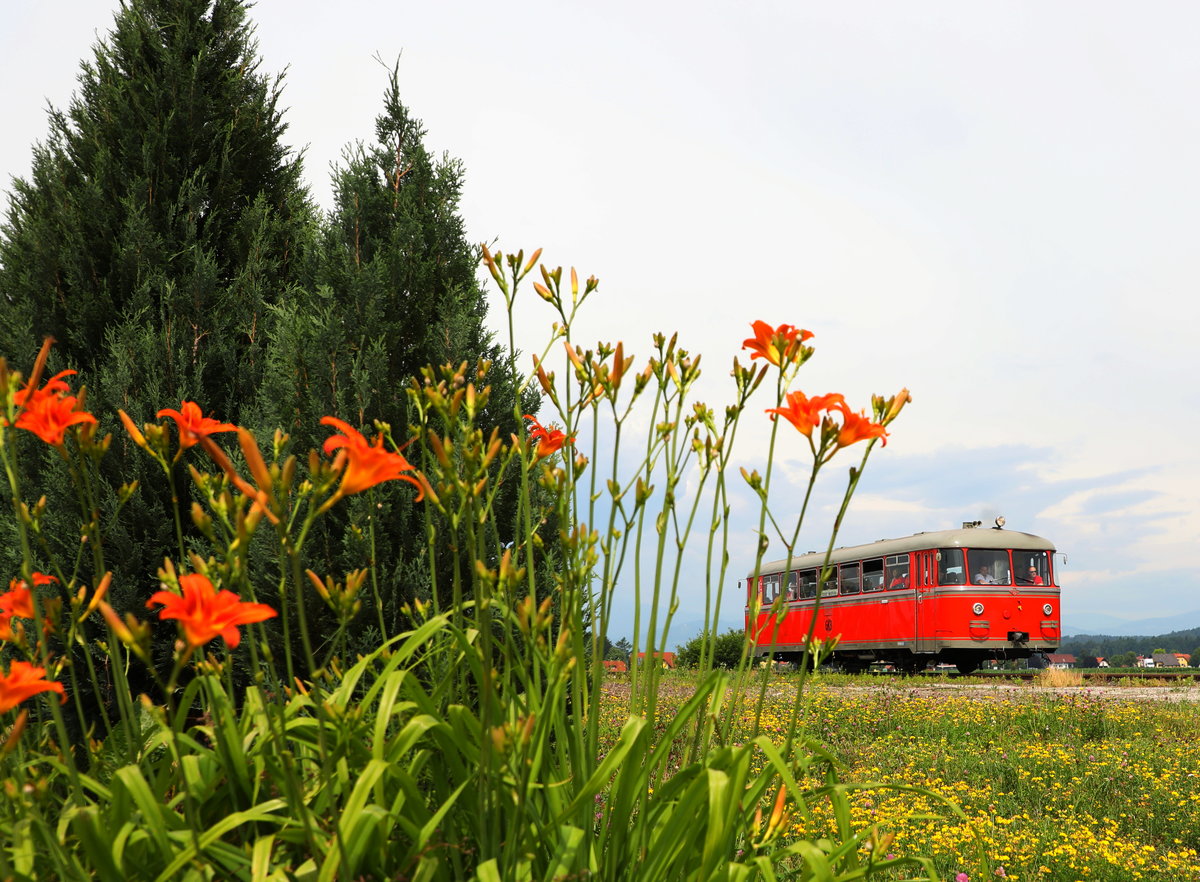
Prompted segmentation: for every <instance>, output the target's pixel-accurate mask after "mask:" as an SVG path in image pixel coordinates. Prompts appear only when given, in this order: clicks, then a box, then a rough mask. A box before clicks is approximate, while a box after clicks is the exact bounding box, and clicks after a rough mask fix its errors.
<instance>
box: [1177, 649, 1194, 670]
mask: <svg viewBox="0 0 1200 882" xmlns="http://www.w3.org/2000/svg"><path fill="white" fill-rule="evenodd" d="M1175 657H1176V658H1177V659H1179V667H1181V668H1190V667H1191V666H1192V655H1191V653H1189V652H1177V653H1175Z"/></svg>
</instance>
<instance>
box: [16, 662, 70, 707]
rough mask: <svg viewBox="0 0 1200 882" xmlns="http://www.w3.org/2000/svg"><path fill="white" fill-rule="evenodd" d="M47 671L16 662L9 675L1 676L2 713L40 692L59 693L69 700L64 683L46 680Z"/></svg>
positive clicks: (26, 663) (64, 699) (63, 698)
mask: <svg viewBox="0 0 1200 882" xmlns="http://www.w3.org/2000/svg"><path fill="white" fill-rule="evenodd" d="M45 676H46V669H45V668H38V667H35V666H33V665H31V664H30V663H29V662H26V661H14V662H13V663H12V664H11V665H9V668H8V673H7V674H0V713H7V712H8V711H10V710H12V709H13V708H14V707H16V706H17V705H18V704H20V703H21V702H22V701H24V700H25V699H27V698H31V697H32V696H34V695H37V694H38V693H39V692H57V693H58V694H59V695H61V696H62V700H63V701H66V700H67V695H66V691H65V690H64V689H63V685H62V683H56V682H54V681H53V680H46V679H45Z"/></svg>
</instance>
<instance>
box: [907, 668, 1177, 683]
mask: <svg viewBox="0 0 1200 882" xmlns="http://www.w3.org/2000/svg"><path fill="white" fill-rule="evenodd" d="M1041 673H1043V671H1036V670H1028V671H975V672H974V673H973V674H959V673H958V672H957V671H955V672H951V673H949V675H948V676H949V677H950V678H951V679H952V680H953V679H962V678H964V677H979V678H983V679H985V680H1033V679H1035V678H1036V677H1037V676H1038V675H1039V674H1041ZM1072 673H1078V674H1080V675H1081V676H1082V677H1083V680H1084V682H1086V683H1097V684H1101V685H1103V684H1115V683H1119V682H1123V681H1132V682H1137V683H1143V684H1150V683H1155V682H1162V683H1178V682H1186V681H1189V680H1190V681H1193V682H1200V670H1197V669H1194V668H1181V669H1180V670H1177V671H1169V670H1153V671H1112V672H1109V671H1106V670H1104V669H1102V668H1101V669H1097V668H1082V669H1081V668H1073V669H1072ZM920 676H923V677H941V676H947V675H946V674H944V673H942V672H940V671H924V672H922V673H921V674H920Z"/></svg>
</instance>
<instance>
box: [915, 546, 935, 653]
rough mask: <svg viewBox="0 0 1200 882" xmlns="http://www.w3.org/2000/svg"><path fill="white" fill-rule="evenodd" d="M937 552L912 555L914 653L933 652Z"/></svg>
mask: <svg viewBox="0 0 1200 882" xmlns="http://www.w3.org/2000/svg"><path fill="white" fill-rule="evenodd" d="M937 571H938V570H937V552H936V551H918V552H917V553H915V554H914V555H913V587H914V588H915V589H916V595H917V596H916V603H915V607H916V631H917V632H916V651H917V652H935V651H936V649H937V648H936V647H935V646H934V626H935V622H936V620H937V594H936V593H935V592H934V590H933V589H934V587H935V586H936V585H937Z"/></svg>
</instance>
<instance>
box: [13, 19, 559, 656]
mask: <svg viewBox="0 0 1200 882" xmlns="http://www.w3.org/2000/svg"><path fill="white" fill-rule="evenodd" d="M256 51H257V47H256V43H255V41H254V39H253V28H252V25H251V24H250V22H249V19H248V17H247V5H246V3H245V2H244V0H129V2H127V3H126V4H124V5H123V6H122V8H121V9H120V10H119V11H118V13H117V14H116V17H115V23H114V27H113V30H112V31H111V33H109V34H108V35H107V36H106V37H105V38H104V39H103V40H102V41H101V42H100V43H99V44H98V45H97V46H96V48H95V50H94V56H93V58H92V59H91V61H90V62H87V63H85V64H83V65H82V71H81V74H80V88H79V91H78V92H77V94H76V96H75V97H74V98H73V100H72V101H71V103H70V106H69V107H68V108H67V110H66V111H52V112H51V115H50V134H49V136H48V138H47V140H46V141H45V143H43V144H40V145H38V146H36V147H35V150H34V159H33V164H32V172H31V175H30V177H29V179H28V180H18V181H15V182H14V184H13V196H12V199H11V202H10V205H9V209H8V213H7V216H6V219H5V222H4V224H3V226H2V227H0V306H2V307H3V308H0V353H2V354H4V355H5V356H7V357H8V359H9V362H10V364H13V365H14V366H15V365H28V364H30V363H32V361H33V355H34V353H36V351H37V349H38V347H39V346H40V345H41V341H42V338H43V336H44V335H52V336H53V337H55V338H56V340H57V341H58V342H57V345H56V346H55V347H54V349H53V354H52V360H51V364H50V367H49V371H51V372H53V371H57V370H60V369H62V368H66V367H70V368H74V369H77V370H78V371H79V374H80V375H79V377H78V378H77V380H78V382H79V383H84V384H86V385H87V388H88V405H89V407H90V408H91V409H92V410H93V411H95V412H97V413H112V412H113V411H114V410H115V409H116V408H121V409H123V410H124V411H125V412H126V413H128V414H129V416H130V417H131V418H132V419H133V421H134V422H135V423H137V424H139V425H140V424H141V423H143V422H148V421H154V420H155V417H156V414H157V412H158V411H159V409H161V408H167V407H173V408H178V407H179V406H180V402H181V401H183V400H193V401H196V402H198V403H199V404H200V405H201V407H202V408H203V410H204V412H205V414H206V415H211V416H213V417H215V418H216V419H218V420H221V421H225V422H232V423H236V424H238V425H241V426H244V427H246V428H248V429H250V430H251V431H253V432H254V433H255V434H256V435H257V437H258V438H259V439H260V441H263V442H266V441H267V439H269V438H270V437H271V433H272V432H273V430H274V429H275V428H276V427H282V428H283V429H284V430H285V431H286V432H287V433H289V435H290V439H289V440H284V441H282V443H283V445H284V447H285V448H287V449H290V450H291V451H292V452H295V453H296V454H297V455H299V456H300V457H301V458H302V459H303V457H304V456H305V454H306V453H307V451H308V450H309V449H311V448H314V447H319V446H320V445H321V443H322V442H323V441H324V440H325V439H326V438H327V437H328V436H329V434H330V431H329V430H328V429H327V428H325V427H322V426H320V425H319V419H320V417H322V416H324V415H335V416H338V417H339V418H341V419H344V420H345V421H346V422H348V423H350V424H351V425H353V426H356V427H361V428H362V429H363V431H364V432H365V433H366V434H367V435H368V436H370V435H371V434H372V429H371V426H372V423H373V421H376V420H380V421H383V422H386V423H388V424H389V425H390V426H392V429H393V434H394V436H395V437H396V438H397V439H398V440H402V439H404V438H406V437H408V436H409V424H410V422H411V421H410V419H409V415H408V400H407V389H408V388H409V387H410V386H411V384H412V383H413V382H414V378H415V377H417V376H418V375H419V373H420V369H421V368H422V367H423V366H425V365H427V364H444V363H454V364H456V365H457V364H460V363H462V362H469V363H471V364H474V363H475V362H476V361H477V360H484V361H491V362H492V363H493V364H492V366H491V369H490V370H489V372H488V373H487V379H486V381H485V382H486V383H489V384H490V385H491V386H492V394H491V396H490V403H489V404H488V406H487V408H486V412H485V413H484V414H483V415H482V416H480V417H479V418H478V423H479V424H480V425H488V426H495V427H497V428H498V430H499V431H500V432H501V434H502V437H505V438H507V437H508V436H509V435H510V434H513V433H520V432H522V431H523V429H522V427H521V426H520V425H519V419H518V415H519V414H520V413H522V412H525V411H533V410H535V409H536V406H537V398H536V395H535V394H533V393H530V395H529V396H527V397H526V399H525V400H524V401H523V402H522V403H521V405H520V406H519V407H518V406H517V398H518V395H517V391H516V381H515V380H514V378H513V376H514V375H513V369H512V365H511V364H509V363H508V362H507V361H504V360H502V359H501V358H500V356H499V349H498V348H497V347H496V345H495V344H494V342H493V340H492V339H491V337H490V335H489V333H488V331H487V329H486V327H485V325H484V319H485V315H486V308H487V305H486V299H485V296H484V293H483V290H482V288H481V287H480V285H479V284H478V281H477V279H476V267H477V263H478V262H477V254H476V250H475V248H474V247H472V246H471V245H469V244H468V243H467V241H466V237H465V231H464V226H463V222H462V219H461V218H460V217H459V215H458V203H459V198H460V195H461V192H462V185H463V176H464V172H463V168H462V165H461V163H459V162H458V161H456V160H452V159H450V158H447V157H443V158H441V159H438V158H436V157H434V156H432V155H431V154H430V153H429V151H427V150H426V149H425V147H424V144H423V138H424V135H425V131H424V129H423V127H422V125H421V123H420V121H419V120H416V119H415V118H413V117H412V116H411V115H410V113H409V112H408V110H407V108H405V107H404V105H403V104H402V102H401V101H400V97H399V85H398V78H397V71H396V70H395V69H393V70H392V72H391V77H390V80H389V84H388V89H387V91H386V94H385V99H384V107H383V111H382V113H381V114H380V116H379V118H378V120H377V125H376V139H375V142H374V143H372V144H370V145H363V144H358V145H356V146H354V147H353V148H351V149H349V150H347V152H346V155H345V162H344V165H343V166H342V167H340V168H338V169H335V172H334V179H333V186H334V196H335V209H334V210H333V212H332V213H331V214H330V215H329V216H328V217H327V218H325V219H323V220H322V219H321V218H319V217H318V216H317V214H316V213H315V212H314V210H313V208H312V206H311V204H310V202H309V198H308V194H307V192H306V191H305V189H304V187H303V186H302V184H301V164H300V159H299V157H298V156H296V155H293V154H290V153H289V152H288V150H287V148H286V147H285V146H284V144H283V143H282V140H281V138H282V136H283V134H284V132H285V129H286V125H285V123H284V121H283V115H282V111H281V109H280V98H281V81H280V79H278V78H268V77H266V76H264V75H263V74H261V73H259V64H260V62H259V59H258V57H257V54H256ZM104 430H105V431H108V430H115V431H114V436H115V437H114V444H113V447H114V449H113V451H112V452H111V453H110V455H109V456H108V457H107V458H106V459H105V461H104V468H105V472H106V476H107V478H108V482H107V483H104V482H101V483H100V484H98V485H97V486H99V487H100V498H98V499H97V500H96V510H97V512H98V515H99V518H100V520H101V521H102V522H103V523H104V529H105V531H106V534H107V540H108V544H109V548H110V549H111V550H112V551H111V552H110V554H109V559H107V560H104V561H102V560H100V559H99V558H97V559H96V560H95V561H93V562H92V566H91V567H90V569H94V570H96V571H97V572H95V573H90V572H84V573H81V574H80V575H81V578H83V579H84V580H85V581H87V582H88V583H90V584H96V583H97V582H98V581H99V578H100V575H101V570H102V569H112V570H113V571H114V579H113V590H112V595H111V596H112V598H113V600H114V604H115V605H116V606H117V607H118V608H119V609H127V610H138V609H140V608H141V607H142V606H143V604H144V601H145V597H147V596H148V593H149V591H150V590H152V588H153V584H154V579H153V574H154V573H155V571H156V570H157V568H158V567H159V566H160V565H161V564H162V561H163V558H164V557H171V558H172V559H175V560H178V559H179V558H180V557H181V553H180V549H179V545H178V542H177V541H176V536H175V533H174V528H173V524H174V522H175V514H176V513H178V514H179V517H180V520H181V521H182V523H183V528H184V544H185V547H186V550H187V551H197V552H199V553H201V554H202V555H207V554H208V553H210V551H209V545H208V543H207V542H206V541H205V540H204V538H203V537H202V536H201V535H200V534H199V533H198V531H196V530H194V529H193V528H192V526H191V524H190V518H189V511H190V505H191V501H192V500H191V499H190V498H180V499H173V498H172V495H171V492H170V491H169V489H167V488H165V487H164V481H163V480H162V475H161V473H159V474H152V472H153V470H154V469H155V468H156V466H155V465H154V464H153V463H152V462H151V461H149V459H148V458H147V457H145V456H144V455H141V453H140V451H137V450H136V449H135V448H134V446H133V444H132V442H131V441H130V440H129V438H128V437H127V436H126V434H125V433H124V432H123V431H121V430H120V428H119V427H117V426H114V425H109V426H105V427H104ZM171 432H172V433H173V434H174V432H175V429H174V427H173V426H172V427H171ZM422 444H423V439H422V440H421V441H419V442H418V444H417V446H415V447H413V448H411V449H410V450H409V451H408V455H409V456H410V458H412V459H413V460H414V462H418V463H419V462H420V458H421V456H422V453H421V445H422ZM223 446H224V447H225V448H226V449H227V450H229V451H230V453H231V455H232V456H233V457H234V459H235V461H237V460H238V458H239V457H238V454H237V451H236V445H234V444H231V443H224V444H223ZM204 457H205V454H204V453H202V452H201V451H200V449H199V448H193V449H192V450H189V451H187V452H185V453H184V455H183V456H182V458H181V460H180V461H179V462H178V463H177V464H176V466H175V478H176V480H175V485H176V486H180V487H182V486H187V485H188V482H187V481H186V480H184V478H185V477H186V474H185V472H186V469H187V467H188V465H189V462H190V461H192V460H193V459H196V458H199V459H197V461H199V460H202V459H203V458H204ZM26 459H29V458H28V457H27V458H26ZM42 463H43V465H42V466H41V468H44V469H49V470H54V469H59V470H61V469H62V468H63V466H62V463H61V462H60V461H59V460H58V458H57V457H56V456H55V455H54V454H53V452H52V451H46V452H45V454H44V455H43V456H42ZM117 476H121V477H120V479H118V477H117ZM130 479H136V480H137V481H138V482H139V484H140V487H141V490H140V491H139V492H138V493H137V494H136V495H135V496H134V497H133V498H132V500H131V501H130V502H128V504H127V505H126V506H125V507H124V508H123V509H121V511H120V515H119V516H117V511H118V502H117V500H118V493H117V489H116V488H117V484H118V480H120V481H125V480H130ZM42 483H44V484H48V485H50V486H61V487H69V486H70V482H69V481H66V480H61V481H48V482H42ZM518 486H519V483H518V482H517V481H515V480H514V481H509V482H505V484H504V486H503V488H502V490H501V492H500V498H499V499H498V500H497V504H496V512H497V514H498V515H499V517H498V518H497V521H496V523H497V524H498V525H499V526H500V530H499V532H498V533H497V535H495V536H493V537H490V539H491V540H492V541H493V542H494V544H495V547H496V548H499V547H500V546H501V544H503V543H505V542H507V541H509V537H510V535H511V530H510V525H511V517H512V516H511V512H512V511H514V510H515V508H514V506H515V494H516V493H517V492H518ZM63 493H64V498H63V499H61V500H55V499H52V500H51V505H50V507H49V514H48V515H47V524H48V526H51V527H53V526H63V527H66V526H67V524H68V523H69V522H70V520H71V518H72V516H73V513H74V512H75V511H77V506H76V505H75V502H74V500H73V499H71V498H68V496H67V495H66V494H67V491H65V490H64V491H63ZM387 495H388V496H389V497H390V498H391V501H390V502H381V503H375V502H373V501H372V500H371V499H369V498H367V497H364V498H362V499H355V500H353V501H352V504H350V505H348V506H347V507H346V508H345V509H344V510H343V511H342V512H340V513H339V514H338V515H337V516H335V517H332V518H330V519H328V521H327V523H325V524H323V525H322V528H321V530H322V532H321V535H319V536H316V537H314V539H313V541H311V542H310V543H309V545H308V547H307V554H308V557H309V560H308V561H307V563H308V565H310V566H311V567H312V569H313V570H314V571H317V572H319V573H322V574H340V573H344V572H346V571H348V570H349V569H351V568H353V567H355V566H358V565H359V562H361V561H362V560H363V559H364V558H366V559H369V560H372V561H373V562H374V563H375V564H376V572H377V573H378V576H379V586H378V591H377V592H372V597H380V598H381V601H382V602H381V605H382V607H383V608H384V610H375V609H373V608H371V607H370V606H368V608H367V609H364V611H363V620H364V622H377V623H380V624H383V615H382V613H383V612H384V611H386V612H387V615H388V617H389V621H388V622H387V623H386V624H387V628H388V630H394V629H395V628H396V627H397V625H398V619H397V616H398V615H399V607H400V605H401V603H402V602H403V601H406V600H408V599H411V598H412V597H414V596H428V593H429V584H428V583H429V576H428V573H429V568H428V565H427V560H426V557H425V555H426V554H427V547H426V546H427V538H426V537H427V535H429V534H428V533H427V524H426V522H425V520H424V515H423V514H421V513H420V511H419V509H415V508H414V507H412V506H411V505H409V504H408V500H407V499H405V498H404V495H403V494H402V493H401V494H387ZM185 496H186V494H185ZM173 509H174V511H173ZM60 510H61V511H62V512H64V513H65V516H64V519H63V523H62V524H61V525H60V524H57V522H56V521H55V518H57V517H58V515H57V512H58V511H60ZM506 513H509V514H506ZM347 521H349V522H350V523H352V524H354V525H355V528H354V529H352V530H345V529H344V528H345V526H346V522H347ZM548 532H552V531H548ZM47 534H48V535H59V536H70V535H71V530H70V529H62V530H57V529H55V530H47ZM439 535H441V534H439ZM445 535H449V534H448V533H446V534H445ZM334 537H336V538H334ZM2 538H4V537H0V539H2ZM256 541H257V542H258V543H259V545H263V546H269V545H270V542H269V540H267V539H259V540H256ZM4 544H5V546H6V547H7V551H5V550H3V549H0V565H3V566H4V567H5V571H6V572H12V571H14V570H15V561H16V559H17V558H16V552H15V550H14V548H15V546H13V544H12V543H4ZM54 550H55V551H56V552H58V553H63V552H68V551H70V549H67V548H65V547H62V548H58V547H56V548H55V549H54ZM112 552H116V553H112ZM66 556H67V558H68V559H69V558H70V557H71V556H72V555H70V554H67V555H66ZM270 559H271V555H270V553H269V549H268V548H266V547H260V548H258V549H257V550H256V551H255V552H254V553H253V554H252V556H251V560H250V563H251V566H252V568H253V570H254V572H253V573H252V574H251V578H252V579H253V580H254V581H255V582H257V583H261V584H265V585H269V584H271V583H272V582H274V581H275V577H276V575H277V574H276V573H275V572H274V571H272V570H270V569H269V568H268V567H269V564H268V561H269V560H270ZM86 569H87V568H85V570H86ZM263 576H265V577H266V578H263ZM262 599H263V600H265V601H267V602H272V601H273V600H274V598H273V597H272V596H271V592H270V590H269V589H265V588H264V589H263V597H262ZM318 606H319V604H318ZM316 624H317V626H318V628H319V627H320V625H321V623H320V622H318V623H316ZM377 636H378V635H377V634H374V633H373V632H371V630H370V627H366V628H364V629H363V632H362V637H363V639H364V640H366V641H368V642H369V641H370V640H371V639H373V638H375V637H377ZM160 649H162V650H163V651H168V650H169V647H160Z"/></svg>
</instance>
